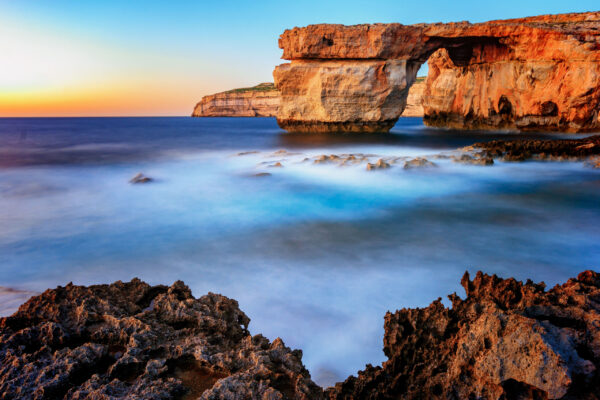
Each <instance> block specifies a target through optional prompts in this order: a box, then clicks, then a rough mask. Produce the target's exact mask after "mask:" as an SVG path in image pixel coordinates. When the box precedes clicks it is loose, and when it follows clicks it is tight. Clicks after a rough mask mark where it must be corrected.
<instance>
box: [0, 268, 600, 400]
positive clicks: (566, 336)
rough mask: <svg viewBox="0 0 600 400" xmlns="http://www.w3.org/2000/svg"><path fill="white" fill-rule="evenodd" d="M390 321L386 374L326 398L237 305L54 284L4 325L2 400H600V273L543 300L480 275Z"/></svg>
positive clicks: (214, 297) (378, 371) (532, 291)
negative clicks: (460, 290)
mask: <svg viewBox="0 0 600 400" xmlns="http://www.w3.org/2000/svg"><path fill="white" fill-rule="evenodd" d="M461 283H462V285H463V287H464V288H465V291H466V297H465V298H464V299H461V298H460V297H459V296H458V295H456V294H452V295H450V296H449V299H450V301H451V303H452V306H451V307H445V306H444V305H443V304H442V302H441V299H438V300H436V301H434V302H433V303H432V304H431V305H430V306H429V307H426V308H418V309H402V310H399V311H396V312H394V313H391V312H388V313H387V315H386V316H385V325H384V327H385V335H384V346H383V349H384V352H385V354H386V356H387V357H388V360H387V361H386V362H384V363H383V365H382V366H378V367H373V366H371V365H367V367H366V369H365V370H364V371H361V372H359V373H358V376H357V377H354V376H352V377H349V378H348V379H346V380H345V381H344V382H340V383H338V384H336V385H335V387H332V388H329V389H327V390H325V391H323V390H322V389H321V388H320V387H318V386H317V385H316V384H314V383H313V382H312V380H311V378H310V374H309V373H308V371H307V370H306V369H305V368H304V366H303V365H302V361H301V359H302V352H301V351H300V350H291V349H289V348H287V347H286V346H285V345H284V344H283V342H282V341H281V339H275V340H274V341H273V342H270V341H269V340H268V339H266V338H264V337H262V336H261V335H255V336H252V335H250V333H249V331H248V324H249V322H250V319H249V318H248V317H247V316H246V315H245V314H244V313H243V312H242V311H241V310H240V309H239V307H238V304H237V302H236V301H235V300H231V299H228V298H226V297H224V296H221V295H218V294H212V293H209V294H208V295H205V296H202V297H200V298H198V299H196V298H194V297H193V296H192V294H191V292H190V290H189V289H188V288H187V287H186V286H185V285H184V284H183V283H182V282H175V283H174V284H173V285H172V286H170V287H167V286H150V285H148V284H145V283H143V282H141V281H140V280H137V279H134V280H133V281H131V282H129V283H123V282H115V283H113V284H111V285H97V286H90V287H83V286H75V285H72V284H69V285H67V286H66V287H58V288H56V289H54V290H47V291H46V292H44V293H43V294H41V295H39V296H36V297H33V298H31V299H30V300H29V301H28V302H26V303H25V304H23V305H22V306H21V307H20V308H19V310H18V311H17V312H16V313H15V314H13V315H12V316H10V317H7V318H2V319H0V398H2V399H17V398H32V399H55V398H69V399H83V398H87V399H117V398H128V399H196V398H198V399H326V398H328V399H331V400H333V399H395V398H403V399H422V398H431V399H467V398H473V399H530V398H535V399H560V398H562V399H598V398H599V395H598V393H600V379H599V378H600V376H599V373H598V367H599V366H600V274H598V273H596V272H592V271H585V272H583V273H581V274H579V276H578V277H577V278H576V279H570V280H569V281H567V282H566V283H565V284H563V285H557V286H556V287H554V288H552V289H551V290H548V291H546V288H545V285H544V284H543V283H540V284H535V283H533V282H531V281H527V282H526V283H522V282H518V281H516V280H515V279H501V278H498V277H497V276H495V275H493V276H490V275H486V274H483V273H481V272H478V273H477V275H476V277H475V279H473V280H471V279H470V277H469V274H468V273H466V274H465V276H464V277H463V279H462V281H461Z"/></svg>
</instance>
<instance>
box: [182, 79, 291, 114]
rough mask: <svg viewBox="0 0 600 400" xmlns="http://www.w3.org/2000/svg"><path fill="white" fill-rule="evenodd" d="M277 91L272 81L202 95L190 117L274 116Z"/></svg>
mask: <svg viewBox="0 0 600 400" xmlns="http://www.w3.org/2000/svg"><path fill="white" fill-rule="evenodd" d="M278 107H279V92H278V91H277V89H276V88H275V86H274V85H273V84H272V83H261V84H260V85H257V86H254V87H252V88H245V89H234V90H229V91H227V92H222V93H216V94H212V95H209V96H204V97H203V98H202V100H201V101H200V102H199V103H198V104H196V107H195V108H194V112H193V113H192V117H274V116H275V115H276V114H277V109H278Z"/></svg>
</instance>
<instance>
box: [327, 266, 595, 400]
mask: <svg viewBox="0 0 600 400" xmlns="http://www.w3.org/2000/svg"><path fill="white" fill-rule="evenodd" d="M461 283H462V285H463V286H464V288H465V290H466V293H467V297H466V299H465V300H461V299H460V298H459V297H458V296H457V295H456V294H454V295H451V296H449V298H450V300H451V301H452V308H446V307H444V305H443V304H442V302H441V299H438V300H437V301H435V302H433V303H432V304H431V305H430V306H429V307H427V308H421V309H402V310H400V311H396V312H395V313H387V315H386V316H385V336H384V347H383V350H384V352H385V355H386V356H387V357H388V361H386V362H384V363H383V365H382V367H372V366H370V365H368V366H367V368H366V369H365V370H364V371H361V372H359V373H358V377H354V376H352V377H350V378H348V379H347V380H346V381H345V382H343V383H338V384H337V385H336V386H335V388H331V389H328V391H327V394H328V396H329V398H330V399H345V400H348V399H398V398H401V399H481V400H483V399H598V398H600V397H599V396H600V374H599V371H598V368H599V367H600V274H598V273H596V272H592V271H586V272H583V273H581V274H579V276H578V277H577V279H570V280H569V281H568V282H567V283H565V284H563V285H561V286H556V287H554V288H553V289H551V290H549V291H547V292H546V291H545V285H544V284H543V283H542V284H534V283H532V282H531V281H527V283H525V284H523V283H522V282H518V281H516V280H514V279H500V278H498V277H497V276H495V275H494V276H490V275H485V274H483V273H481V272H478V273H477V276H476V277H475V279H474V280H470V278H469V275H468V273H467V274H465V276H464V277H463V279H462V281H461Z"/></svg>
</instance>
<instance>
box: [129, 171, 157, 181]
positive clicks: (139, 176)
mask: <svg viewBox="0 0 600 400" xmlns="http://www.w3.org/2000/svg"><path fill="white" fill-rule="evenodd" d="M150 182H152V178H150V177H148V176H146V175H144V174H142V173H141V172H139V173H137V174H136V175H135V176H134V177H133V178H131V179H130V180H129V183H133V184H136V183H150Z"/></svg>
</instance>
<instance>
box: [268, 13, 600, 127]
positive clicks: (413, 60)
mask: <svg viewBox="0 0 600 400" xmlns="http://www.w3.org/2000/svg"><path fill="white" fill-rule="evenodd" d="M599 28H600V13H599V12H593V13H582V14H563V15H551V16H539V17H531V18H522V19H514V20H505V21H490V22H486V23H480V24H470V23H467V22H462V23H450V24H418V25H410V26H405V25H401V24H375V25H355V26H343V25H329V24H321V25H311V26H307V27H305V28H294V29H292V30H287V31H285V32H284V33H283V34H282V35H281V37H280V39H279V46H280V47H281V48H282V49H283V58H284V59H288V60H291V63H287V64H282V65H280V66H278V67H277V68H276V69H275V71H274V73H273V76H274V78H275V84H276V86H277V88H278V89H279V90H280V92H281V106H280V108H279V112H278V114H277V118H278V122H279V124H280V126H281V127H283V128H285V129H289V130H296V131H315V130H317V131H340V130H341V131H376V130H386V129H389V127H390V126H392V125H393V123H394V122H395V120H396V119H397V118H398V117H399V115H400V114H401V113H402V111H403V110H404V108H405V107H406V101H407V96H408V88H409V87H410V86H411V85H412V84H413V83H414V81H415V77H416V73H417V71H418V68H419V66H420V65H421V64H422V63H423V62H425V61H427V59H429V58H430V56H431V59H430V68H429V70H430V72H429V77H428V79H427V88H426V89H425V93H424V104H423V105H424V111H425V122H426V123H428V124H430V125H436V126H452V127H457V128H490V129H497V128H509V129H518V130H527V129H543V130H559V131H577V132H580V131H593V130H600V116H599V112H600V29H599Z"/></svg>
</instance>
